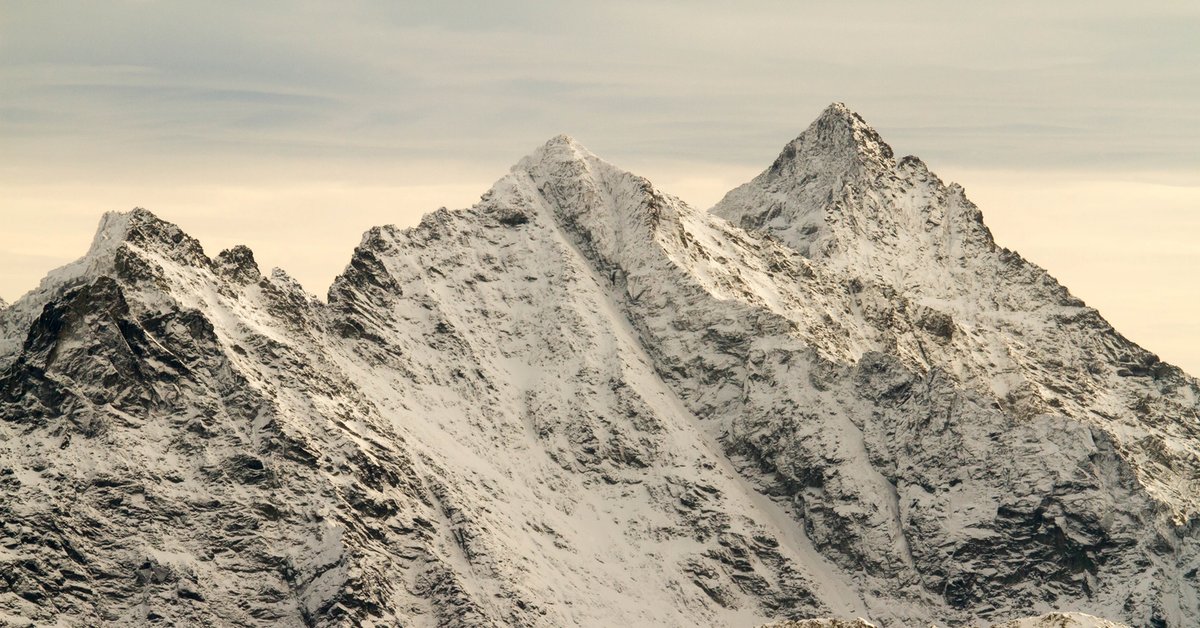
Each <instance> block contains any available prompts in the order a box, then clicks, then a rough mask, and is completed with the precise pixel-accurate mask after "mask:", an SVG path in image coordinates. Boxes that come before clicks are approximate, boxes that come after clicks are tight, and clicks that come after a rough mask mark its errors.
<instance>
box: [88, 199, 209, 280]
mask: <svg viewBox="0 0 1200 628" xmlns="http://www.w3.org/2000/svg"><path fill="white" fill-rule="evenodd" d="M124 243H129V244H133V245H135V246H138V247H140V248H142V249H145V250H151V251H155V252H157V253H160V254H163V255H166V256H168V257H170V258H171V259H173V260H175V261H178V262H180V263H185V264H191V265H199V266H209V265H211V263H212V261H211V260H209V259H208V256H207V255H205V254H204V247H203V246H201V245H200V242H199V241H198V240H196V239H195V238H193V237H191V236H190V235H188V234H187V233H184V231H183V230H182V229H180V228H179V227H178V226H177V225H175V224H173V223H170V222H167V221H165V220H163V219H161V218H159V217H158V216H156V215H155V214H154V213H153V212H151V211H150V210H148V209H145V208H142V207H135V208H134V209H132V210H130V211H127V212H108V213H106V214H104V216H103V217H102V218H101V219H100V226H99V227H98V228H97V229H96V235H95V237H94V238H93V240H92V246H91V249H90V251H89V253H88V256H104V255H107V254H110V253H112V252H113V251H114V250H115V249H116V248H117V247H119V246H120V245H121V244H124Z"/></svg>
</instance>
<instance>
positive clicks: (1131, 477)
mask: <svg viewBox="0 0 1200 628" xmlns="http://www.w3.org/2000/svg"><path fill="white" fill-rule="evenodd" d="M1198 399H1200V384H1198V383H1197V381H1196V380H1194V379H1192V378H1190V377H1188V376H1187V375H1185V374H1183V373H1182V372H1181V371H1179V369H1177V368H1175V367H1172V366H1170V365H1167V364H1164V363H1162V362H1161V361H1159V360H1158V359H1157V358H1156V357H1154V356H1153V355H1152V354H1150V353H1148V352H1146V351H1145V350H1143V349H1141V348H1139V347H1137V346H1136V345H1134V344H1133V343H1131V342H1129V341H1128V340H1126V339H1125V338H1123V337H1122V336H1120V335H1119V334H1118V333H1117V332H1115V331H1114V330H1113V329H1112V328H1111V327H1110V326H1109V325H1108V324H1107V323H1106V322H1104V320H1103V319H1102V318H1101V317H1100V316H1099V314H1098V313H1096V311H1095V310H1093V309H1091V308H1088V307H1086V306H1085V305H1084V304H1083V303H1082V302H1081V301H1079V300H1078V299H1076V298H1074V297H1072V296H1071V295H1070V294H1069V293H1068V292H1067V290H1066V289H1065V288H1063V287H1062V286H1060V285H1059V284H1058V283H1057V282H1055V281H1054V279H1053V278H1051V277H1050V276H1049V275H1047V274H1046V273H1045V271H1043V270H1041V269H1039V268H1037V267H1036V266H1034V265H1032V264H1029V263H1028V262H1026V261H1024V260H1023V259H1021V258H1020V257H1019V256H1018V255H1016V254H1015V253H1012V252H1011V251H1008V250H1006V249H1003V248H1000V247H999V246H997V245H996V244H995V243H994V242H993V240H992V238H991V235H990V233H989V232H988V231H987V228H986V227H985V226H984V224H983V222H982V217H981V214H980V212H979V210H978V209H977V208H975V206H974V205H972V204H971V203H970V202H969V201H968V200H967V199H966V198H965V195H964V194H963V191H962V189H961V188H960V187H958V186H954V185H951V186H946V185H945V184H943V183H942V182H941V181H940V180H939V179H938V178H937V177H936V176H935V175H933V174H932V173H930V172H929V171H928V170H927V169H926V168H925V166H924V165H923V164H921V162H920V161H918V160H916V159H915V158H911V157H906V158H904V159H900V160H899V161H896V160H895V159H894V157H893V155H892V151H891V149H890V148H889V147H888V146H887V144H886V143H884V142H883V140H882V139H881V138H880V137H879V136H878V134H877V133H875V131H873V130H871V128H870V127H869V126H868V125H866V123H865V122H863V121H862V119H861V118H860V117H859V116H857V115H856V114H854V113H853V112H851V111H849V110H848V109H846V108H845V107H844V106H841V105H833V106H831V107H830V108H829V109H827V110H826V111H825V112H824V113H822V114H821V116H820V117H819V118H818V119H817V120H816V121H815V122H814V123H813V124H812V125H811V126H810V127H809V128H808V129H807V130H806V131H805V132H804V133H803V134H801V135H800V136H799V137H798V138H797V139H796V140H794V141H793V142H791V143H789V144H788V145H787V146H786V147H785V149H784V151H783V152H782V154H781V155H780V157H779V159H777V160H776V161H775V163H774V164H773V165H772V166H771V167H770V168H768V169H767V170H766V171H765V172H763V174H761V175H759V176H758V177H756V178H755V179H754V180H753V181H751V182H749V183H747V184H746V185H744V186H741V187H739V188H738V189H736V190H734V191H732V192H730V194H729V195H728V196H727V197H726V198H725V199H724V200H723V201H722V202H721V203H719V204H718V205H717V206H716V207H715V208H713V210H712V211H711V212H706V211H700V210H696V209H693V208H691V207H689V206H688V205H686V204H685V203H683V202H682V201H680V200H679V199H677V198H675V197H673V196H670V195H669V194H666V193H664V192H662V191H659V190H657V189H656V188H655V187H654V186H653V185H652V184H651V183H650V182H648V181H647V180H645V179H643V178H640V177H637V176H635V175H633V174H630V173H628V172H625V171H623V170H620V169H619V168H617V167H615V166H613V165H611V164H609V163H607V162H605V161H603V160H601V159H599V158H598V157H596V156H595V155H592V154H591V153H589V152H588V151H587V150H586V149H584V148H583V147H582V146H580V145H579V144H578V143H577V142H575V141H574V140H572V139H571V138H569V137H566V136H560V137H556V138H554V139H552V140H550V141H549V142H548V143H546V145H544V146H543V147H541V148H539V149H538V150H537V151H535V152H534V153H533V154H531V155H529V156H528V157H526V158H524V159H522V160H521V161H520V162H519V163H518V164H517V165H516V166H514V167H513V169H512V171H511V172H510V173H509V174H508V175H506V176H505V177H504V178H502V179H500V181H498V182H497V183H496V184H495V186H493V188H492V189H491V190H490V191H488V192H487V193H485V194H484V195H483V197H482V199H481V200H480V202H479V203H478V204H477V205H475V206H474V207H471V208H468V209H463V210H458V211H448V210H444V209H443V210H438V211H436V212H433V213H431V214H429V215H427V216H426V217H425V218H424V219H423V220H422V221H421V223H420V224H419V225H417V226H415V227H413V228H410V229H398V228H396V227H392V226H385V227H377V228H374V229H371V230H370V231H368V232H367V233H366V234H365V235H364V237H363V240H362V242H361V244H360V245H359V246H358V247H357V248H356V249H355V251H354V253H353V255H352V257H351V259H350V262H349V264H348V265H347V267H346V269H345V271H344V272H343V274H342V275H341V276H339V277H338V278H337V280H335V282H334V284H333V285H332V286H331V288H330V289H329V293H328V296H327V299H326V300H325V301H324V302H322V301H320V300H318V299H316V298H315V297H313V296H311V295H309V294H306V293H305V292H304V290H303V289H302V288H301V287H300V286H299V285H298V284H297V283H296V282H295V281H293V280H292V279H291V278H289V277H288V276H287V274H286V273H284V272H283V271H280V270H275V271H272V272H270V273H263V272H262V271H261V270H260V269H259V267H258V265H257V264H256V262H255V260H254V256H253V253H252V252H251V251H250V250H249V249H247V248H245V247H234V248H232V249H229V250H226V251H222V252H221V253H219V254H218V255H216V256H215V257H209V256H208V255H207V254H206V252H205V251H204V249H203V247H202V246H201V245H200V243H199V242H197V241H196V240H195V239H193V238H191V237H190V236H188V235H187V234H186V233H184V232H183V231H182V230H180V229H179V228H178V227H176V226H175V225H172V224H170V223H167V222H165V221H163V220H161V219H159V218H158V217H156V216H155V215H153V214H152V213H150V212H148V211H146V210H142V209H136V210H133V211H132V212H128V213H123V214H108V215H106V216H105V217H104V219H103V220H102V222H101V225H100V229H99V231H98V233H97V236H96V239H95V241H94V243H93V245H92V247H91V249H90V250H89V251H88V253H87V254H86V255H85V256H84V257H83V258H82V259H80V260H79V261H77V262H75V263H73V264H70V265H68V266H66V267H64V268H62V269H59V270H57V271H54V272H53V273H51V274H50V275H49V276H48V277H47V278H46V279H45V280H43V282H42V283H41V285H40V286H39V287H38V288H37V289H35V290H33V291H32V292H30V293H29V294H27V295H25V296H24V297H22V298H21V299H20V300H18V301H17V302H15V303H13V304H12V305H10V306H9V307H8V308H6V309H4V310H2V311H0V486H2V487H3V490H4V494H5V497H6V499H4V500H3V502H0V566H2V568H0V620H3V621H6V622H8V623H12V624H14V625H32V624H37V625H40V624H43V623H47V622H54V621H58V622H64V623H68V624H87V625H102V624H104V625H111V624H118V625H143V624H146V623H162V624H163V625H169V624H179V625H192V624H206V625H207V624H218V625H297V626H304V625H307V626H333V625H376V626H385V625H405V626H575V625H578V626H600V625H614V624H616V625H634V626H650V625H655V626H660V625H667V626H694V625H729V626H754V625H759V624H763V623H767V622H770V621H776V620H804V619H808V618H814V617H841V618H846V619H850V618H854V617H863V618H866V619H868V620H870V621H871V622H873V623H876V624H878V625H881V626H913V625H928V623H930V622H935V621H936V622H938V623H939V624H943V625H950V626H958V625H973V624H975V623H976V622H979V621H986V622H999V621H1007V620H1016V619H1019V618H1022V617H1027V616H1033V615H1039V614H1043V613H1048V612H1051V611H1060V610H1062V611H1080V612H1086V613H1089V614H1092V615H1096V616H1103V617H1108V618H1110V619H1114V620H1120V621H1124V622H1128V623H1129V624H1130V625H1135V626H1155V625H1157V626H1189V625H1194V624H1195V623H1197V621H1200V598H1198V597H1197V586H1196V570H1197V568H1200V557H1198V556H1197V551H1196V547H1197V545H1196V541H1197V539H1198V538H1200V535H1198V534H1197V530H1196V528H1195V523H1194V522H1195V520H1196V517H1195V513H1196V504H1197V495H1198V493H1197V490H1196V489H1197V487H1196V485H1195V482H1196V480H1195V478H1196V477H1197V468H1198V462H1197V448H1198V447H1200V438H1198V436H1200V434H1198V433H1197V426H1198V425H1200V421H1198V416H1197V412H1198V410H1200V401H1198Z"/></svg>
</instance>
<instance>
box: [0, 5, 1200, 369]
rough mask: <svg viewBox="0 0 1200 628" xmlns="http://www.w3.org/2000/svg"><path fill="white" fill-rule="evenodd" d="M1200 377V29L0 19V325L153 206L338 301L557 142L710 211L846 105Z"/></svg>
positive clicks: (1012, 238) (610, 11)
mask: <svg viewBox="0 0 1200 628" xmlns="http://www.w3.org/2000/svg"><path fill="white" fill-rule="evenodd" d="M835 100H836V101H844V102H846V103H847V105H849V106H850V107H851V108H853V109H855V110H856V111H858V112H859V113H861V114H862V115H863V116H864V117H865V118H866V119H867V121H868V122H870V123H871V124H872V125H873V126H875V127H876V129H878V130H879V131H880V133H881V134H882V135H883V136H884V138H885V139H886V140H888V142H889V143H891V144H892V146H893V148H895V149H896V151H897V153H898V154H899V155H903V154H915V155H918V156H920V157H921V158H922V159H924V160H925V161H926V162H927V163H928V164H929V165H930V167H931V168H932V169H933V170H934V171H935V172H937V173H939V174H940V175H941V176H942V178H943V179H945V180H947V181H951V180H953V181H958V182H959V183H962V184H963V185H964V186H965V187H966V188H967V193H968V195H969V196H970V197H971V198H972V199H973V200H974V201H975V202H976V203H977V204H978V205H979V206H980V207H981V209H982V210H983V212H984V216H985V219H986V220H987V222H988V224H989V226H991V227H992V230H993V232H994V233H995V235H996V238H997V240H998V241H999V242H1000V243H1001V244H1003V245H1005V246H1008V247H1009V248H1013V249H1016V250H1017V251H1019V252H1020V253H1022V254H1023V255H1024V256H1025V257H1027V258H1029V259H1031V260H1033V261H1034V262H1036V263H1038V264H1040V265H1042V266H1044V267H1046V268H1047V269H1048V270H1049V271H1050V272H1051V274H1053V275H1055V276H1056V277H1058V278H1059V279H1060V280H1061V281H1062V282H1063V283H1065V284H1066V285H1067V286H1068V287H1069V288H1070V289H1071V290H1072V292H1074V293H1075V294H1076V295H1078V296H1080V297H1081V298H1083V299H1084V300H1085V301H1087V302H1088V303H1089V304H1090V305H1093V306H1095V307H1097V308H1099V310H1100V311H1101V313H1103V314H1104V315H1105V316H1106V317H1107V318H1108V319H1109V320H1110V321H1111V322H1112V323H1113V324H1114V325H1115V326H1116V327H1117V329H1118V330H1120V331H1121V332H1123V333H1124V334H1125V335H1127V336H1129V337H1130V338H1132V339H1133V340H1135V341H1137V342H1138V343H1140V344H1142V345H1143V346H1145V347H1147V348H1148V349H1150V350H1152V351H1154V352H1156V353H1158V354H1159V355H1161V356H1162V357H1163V358H1164V359H1166V360H1168V361H1171V362H1174V363H1176V364H1179V365H1180V366H1183V367H1184V368H1185V369H1187V370H1188V371H1189V372H1191V373H1193V374H1200V291H1197V290H1196V287H1195V286H1196V284H1197V282H1196V277H1197V275H1198V274H1200V245H1198V244H1197V242H1198V241H1200V149H1198V148H1197V146H1200V3H1195V2H1138V3H1131V2H1114V1H1111V0H1099V1H1092V2H1076V1H1064V2H1054V3H1047V2H1044V1H1041V2H1007V3H964V2H950V1H938V2H933V1H926V0H914V1H910V2H904V3H897V2H885V1H859V2H842V3H833V2H801V1H796V0H761V1H757V2H756V1H747V2H738V3H731V2H715V1H711V2H710V1H707V0H700V1H697V0H688V1H684V0H678V1H647V0H643V1H638V2H632V1H630V2H626V1H622V0H616V1H614V0H608V1H606V2H590V3H579V2H562V1H557V2H550V1H546V2H541V1H527V2H511V1H504V0H492V1H487V2H464V1H442V2H436V3H420V4H417V3H411V2H338V3H333V2H326V3H316V2H293V1H289V2H263V1H258V2H253V3H247V2H187V3H184V2H155V1H153V0H139V1H120V0H118V1H113V2H104V3H96V2H54V1H43V2H17V1H10V0H0V219H2V227H0V297H3V298H5V299H8V300H10V301H11V300H14V299H15V298H17V297H19V296H20V295H21V294H22V293H23V292H25V291H26V290H28V289H30V288H32V287H34V286H35V285H36V284H37V282H38V280H39V279H40V278H41V276H43V275H44V274H45V273H46V272H47V271H48V270H50V269H51V268H53V267H55V266H58V265H61V264H63V263H65V262H68V261H70V260H72V259H74V258H76V257H78V256H79V255H81V254H82V253H83V252H84V251H85V250H86V248H87V245H88V242H89V241H90V239H91V235H92V232H93V231H94V229H95V227H96V224H97V222H98V221H99V218H100V215H101V214H102V213H103V212H105V211H108V210H125V209H130V208H132V207H134V206H143V207H146V208H148V209H151V210H153V211H154V212H156V213H157V214H159V215H160V216H162V217H164V218H166V219H168V220H171V221H173V222H176V223H178V224H179V225H180V226H181V227H183V228H184V230H186V231H188V232H189V233H191V234H192V235H194V236H196V237H198V238H200V240H201V241H202V242H203V243H204V245H205V248H206V250H207V251H208V252H209V253H210V254H215V253H216V252H218V251H219V250H221V249H222V248H225V247H228V246H230V245H233V244H237V243H245V244H248V245H250V246H251V248H253V249H254V250H255V253H256V255H257V257H258V259H259V262H260V265H262V266H263V267H264V268H268V267H271V266H279V267H282V268H284V269H285V270H287V271H288V272H289V273H290V274H292V275H293V276H295V277H297V278H298V279H299V280H300V281H301V282H302V283H303V284H304V286H305V287H306V288H307V289H308V290H309V291H311V292H313V293H315V294H318V295H322V296H323V295H324V293H325V291H326V289H327V287H328V285H329V283H330V282H331V281H332V278H333V277H334V276H335V275H336V274H337V273H338V272H340V270H341V269H342V267H343V266H344V264H345V263H346V261H348V260H349V256H350V253H351V250H352V249H353V247H354V245H355V244H357V242H358V240H359V237H360V235H361V234H362V232H363V231H365V230H366V229H367V228H369V227H371V226H373V225H377V224H383V223H394V224H398V225H409V224H413V223H415V222H416V221H417V220H418V219H419V217H420V216H421V215H422V214H423V213H425V212H428V211H430V210H433V209H436V208H437V207H440V206H443V205H444V206H449V207H463V206H467V205H470V204H472V203H473V202H475V201H476V200H477V199H478V197H479V195H480V194H481V193H482V192H484V191H485V190H486V189H487V188H488V187H490V185H491V183H492V182H494V181H495V180H496V179H498V178H500V177H501V176H502V175H503V174H504V173H505V172H507V170H508V168H509V166H511V165H512V164H513V163H515V162H516V161H517V160H518V159H519V158H520V157H521V156H522V155H524V154H526V153H528V152H530V151H531V150H532V149H534V148H535V147H537V146H538V145H540V144H541V143H542V142H544V141H545V140H546V139H548V138H550V137H552V136H554V135H556V134H558V133H564V132H565V133H569V134H571V135H573V136H575V137H576V138H578V139H579V140H580V141H581V142H582V143H583V144H585V145H586V146H588V147H589V148H591V149H592V151H594V152H596V153H597V154H599V155H600V156H602V157H604V158H606V159H608V160H609V161H612V162H614V163H616V164H618V165H619V166H621V167H624V168H626V169H628V170H631V171H633V172H636V173H638V174H641V175H644V176H646V177H648V178H650V179H651V180H652V181H653V182H655V184H657V185H658V186H659V187H660V188H662V189H663V190H665V191H667V192H669V193H672V194H675V195H677V196H680V197H682V198H683V199H684V200H686V201H688V202H689V203H691V204H692V205H694V206H697V207H709V206H711V205H712V204H713V203H714V202H715V201H716V200H717V199H719V198H720V196H721V195H722V194H723V193H724V192H725V191H727V190H728V189H729V188H732V187H734V186H735V185H738V184H740V183H742V182H744V181H745V180H747V179H749V178H750V177H752V176H753V175H754V174H756V173H757V172H758V171H760V170H762V169H763V168H765V167H766V166H767V165H768V164H770V162H771V161H772V160H773V159H774V157H775V155H776V154H777V153H778V151H779V150H780V148H782V146H783V145H784V144H785V143H786V142H787V141H788V140H790V139H791V138H793V137H795V136H796V135H797V134H798V133H799V132H800V131H802V130H803V129H804V128H805V127H806V126H807V125H808V123H809V122H810V121H811V120H812V119H813V118H814V117H815V116H816V115H817V114H818V113H819V112H820V111H821V109H823V108H824V107H825V106H826V105H827V104H829V103H830V102H832V101H835Z"/></svg>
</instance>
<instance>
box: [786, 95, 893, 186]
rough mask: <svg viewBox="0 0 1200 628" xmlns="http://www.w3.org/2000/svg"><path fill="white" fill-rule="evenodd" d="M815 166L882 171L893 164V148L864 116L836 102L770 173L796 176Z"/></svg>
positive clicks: (810, 126)
mask: <svg viewBox="0 0 1200 628" xmlns="http://www.w3.org/2000/svg"><path fill="white" fill-rule="evenodd" d="M812 162H819V163H820V164H821V165H820V166H818V167H837V168H839V169H849V170H858V169H869V168H882V167H887V166H888V165H890V164H891V163H892V148H891V147H890V146H888V144H887V142H884V141H883V138H882V137H880V135H879V133H877V132H876V131H875V129H873V128H871V125H869V124H867V122H866V121H865V120H863V118H862V116H860V115H858V113H856V112H854V111H852V110H851V109H850V108H848V107H846V105H844V104H842V103H840V102H835V103H833V104H831V105H829V106H828V107H826V108H825V110H824V111H822V112H821V114H820V115H819V116H817V118H816V119H815V120H813V122H812V124H810V125H809V126H808V128H807V129H805V130H804V132H803V133H801V134H800V135H799V136H798V137H797V138H796V139H794V140H792V141H791V142H789V143H788V144H787V145H786V146H785V147H784V148H783V150H782V151H781V152H780V154H779V157H778V158H776V160H775V162H774V163H773V164H772V165H771V168H770V170H768V172H769V173H772V174H774V175H776V176H794V175H795V174H797V173H798V172H800V171H802V170H810V169H812V168H813V163H812Z"/></svg>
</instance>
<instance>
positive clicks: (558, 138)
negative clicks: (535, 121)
mask: <svg viewBox="0 0 1200 628" xmlns="http://www.w3.org/2000/svg"><path fill="white" fill-rule="evenodd" d="M595 158H596V155H595V154H593V153H592V151H590V150H588V149H587V147H585V146H584V145H583V144H580V143H579V141H578V140H576V139H575V138H573V137H571V136H570V135H567V134H565V133H560V134H558V135H555V136H554V137H552V138H550V139H549V140H547V141H546V143H545V144H542V145H541V146H540V147H538V149H537V150H535V151H533V152H532V153H530V154H529V155H526V156H525V158H524V159H522V160H521V161H520V162H518V163H517V165H516V166H514V167H513V169H514V170H525V171H530V170H533V169H536V168H537V167H538V165H539V164H548V163H550V164H553V163H559V164H561V163H571V162H583V161H586V160H588V159H595Z"/></svg>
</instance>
